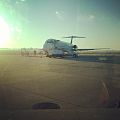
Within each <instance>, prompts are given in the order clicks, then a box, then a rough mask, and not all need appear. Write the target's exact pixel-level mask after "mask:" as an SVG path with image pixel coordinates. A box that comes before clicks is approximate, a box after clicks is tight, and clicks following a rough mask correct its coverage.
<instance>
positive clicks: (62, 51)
mask: <svg viewBox="0 0 120 120" xmlns="http://www.w3.org/2000/svg"><path fill="white" fill-rule="evenodd" d="M64 38H71V42H70V43H68V42H64V41H61V40H56V39H48V40H46V41H45V44H44V45H43V50H44V51H45V52H46V54H47V56H48V57H64V56H65V55H71V56H73V57H77V56H78V53H77V51H78V47H77V45H73V44H72V42H73V38H85V37H78V36H68V37H64Z"/></svg>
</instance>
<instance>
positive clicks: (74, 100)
mask: <svg viewBox="0 0 120 120" xmlns="http://www.w3.org/2000/svg"><path fill="white" fill-rule="evenodd" d="M99 58H100V59H99V61H95V60H94V61H93V59H92V61H90V59H89V60H84V59H82V57H81V58H77V59H72V58H71V59H68V58H64V59H56V58H47V57H43V58H41V57H39V56H38V57H35V56H32V57H26V56H20V55H0V120H40V119H42V120H48V119H49V120H119V119H120V109H119V100H120V81H119V79H120V64H119V62H114V63H112V62H106V61H107V60H106V59H104V58H101V57H99ZM81 59H82V60H81ZM110 59H111V58H110ZM97 60H98V59H97ZM115 60H117V59H116V58H115V57H114V61H115ZM43 103H44V104H46V105H43ZM51 104H52V105H51ZM41 105H42V106H41ZM56 106H57V107H56Z"/></svg>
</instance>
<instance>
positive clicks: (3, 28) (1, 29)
mask: <svg viewBox="0 0 120 120" xmlns="http://www.w3.org/2000/svg"><path fill="white" fill-rule="evenodd" d="M9 39H10V27H9V25H8V24H7V23H6V21H5V20H4V18H2V17H1V16H0V48H4V47H7V44H8V40H9Z"/></svg>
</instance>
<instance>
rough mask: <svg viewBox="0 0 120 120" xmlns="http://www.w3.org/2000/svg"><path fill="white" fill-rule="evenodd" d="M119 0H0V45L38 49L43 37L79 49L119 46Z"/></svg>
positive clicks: (118, 47)
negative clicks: (68, 37)
mask: <svg viewBox="0 0 120 120" xmlns="http://www.w3.org/2000/svg"><path fill="white" fill-rule="evenodd" d="M119 11H120V0H0V48H21V47H22V48H23V47H26V48H29V47H33V48H42V47H43V44H44V42H45V41H46V40H47V39H50V38H53V39H59V40H62V41H65V42H70V39H66V38H64V37H67V36H71V35H75V36H82V37H86V38H84V39H82V38H81V39H80V38H79V39H74V41H73V44H76V45H77V46H78V47H79V48H111V49H120V13H119Z"/></svg>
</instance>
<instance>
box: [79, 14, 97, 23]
mask: <svg viewBox="0 0 120 120" xmlns="http://www.w3.org/2000/svg"><path fill="white" fill-rule="evenodd" d="M95 19H96V16H95V15H93V14H90V15H86V14H81V15H78V16H77V21H78V22H80V21H84V22H85V21H86V22H91V21H94V20H95Z"/></svg>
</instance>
